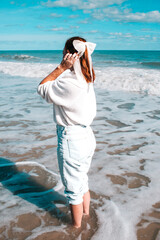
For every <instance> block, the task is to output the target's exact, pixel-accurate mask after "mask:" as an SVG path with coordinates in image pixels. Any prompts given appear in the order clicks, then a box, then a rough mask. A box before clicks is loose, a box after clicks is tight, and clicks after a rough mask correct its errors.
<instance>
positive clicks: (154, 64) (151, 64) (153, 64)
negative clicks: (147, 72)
mask: <svg viewBox="0 0 160 240" xmlns="http://www.w3.org/2000/svg"><path fill="white" fill-rule="evenodd" d="M140 64H141V65H144V66H147V67H153V68H158V69H160V62H141V63H140Z"/></svg>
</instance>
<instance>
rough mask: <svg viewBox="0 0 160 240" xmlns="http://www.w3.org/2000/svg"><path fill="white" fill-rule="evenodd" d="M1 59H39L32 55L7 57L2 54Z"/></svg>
mask: <svg viewBox="0 0 160 240" xmlns="http://www.w3.org/2000/svg"><path fill="white" fill-rule="evenodd" d="M0 58H4V59H14V60H19V61H21V60H29V59H37V58H38V57H34V56H31V55H27V54H20V55H17V54H15V55H5V54H0Z"/></svg>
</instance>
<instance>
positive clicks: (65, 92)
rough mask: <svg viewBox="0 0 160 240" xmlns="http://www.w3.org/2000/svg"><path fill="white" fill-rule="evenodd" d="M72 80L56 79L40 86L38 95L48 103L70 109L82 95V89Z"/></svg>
mask: <svg viewBox="0 0 160 240" xmlns="http://www.w3.org/2000/svg"><path fill="white" fill-rule="evenodd" d="M72 81H73V80H72V79H71V80H70V79H63V78H61V79H56V80H54V81H48V82H46V83H44V84H40V85H39V86H38V89H37V92H38V94H39V95H40V96H41V97H42V98H44V99H45V100H46V101H47V102H48V103H54V104H56V105H61V106H66V107H68V106H69V105H70V104H71V103H72V102H73V101H74V100H75V99H76V97H77V96H78V95H79V94H80V91H81V89H80V88H78V87H77V86H76V85H74V84H73V83H72Z"/></svg>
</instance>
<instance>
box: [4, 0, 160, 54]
mask: <svg viewBox="0 0 160 240" xmlns="http://www.w3.org/2000/svg"><path fill="white" fill-rule="evenodd" d="M73 36H81V37H83V38H85V39H86V40H87V41H89V42H94V43H96V44H97V47H96V49H97V50H160V1H159V0H96V1H95V0H41V1H38V0H1V1H0V50H59V49H60V50H61V49H63V46H64V43H65V41H66V40H67V39H68V38H70V37H73Z"/></svg>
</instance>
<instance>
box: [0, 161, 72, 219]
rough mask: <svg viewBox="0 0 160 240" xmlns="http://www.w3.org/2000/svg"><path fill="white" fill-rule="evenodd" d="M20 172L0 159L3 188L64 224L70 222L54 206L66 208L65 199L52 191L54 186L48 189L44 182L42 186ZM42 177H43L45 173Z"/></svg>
mask: <svg viewBox="0 0 160 240" xmlns="http://www.w3.org/2000/svg"><path fill="white" fill-rule="evenodd" d="M22 170H23V171H22ZM22 170H20V169H19V167H17V166H16V165H15V163H14V162H12V161H10V160H8V159H5V158H0V182H1V183H2V185H3V187H5V188H6V189H8V190H9V191H11V192H12V193H13V194H14V195H17V196H19V197H21V198H23V199H24V200H26V201H28V202H30V203H32V204H34V205H36V206H37V207H39V208H42V209H44V210H45V211H47V212H49V213H50V215H52V216H53V215H54V216H55V217H56V218H58V219H59V220H60V221H62V222H65V223H68V222H70V218H69V216H67V214H66V213H65V212H63V211H62V210H60V209H59V208H58V207H57V206H56V203H58V204H63V205H65V206H66V205H67V201H66V198H65V197H64V196H63V195H61V194H59V193H58V192H56V191H54V189H53V187H54V185H53V186H50V187H48V186H46V185H47V184H46V183H45V182H44V184H40V183H38V182H37V181H36V178H35V177H34V176H32V175H30V174H28V173H27V172H26V170H25V169H24V168H22ZM43 171H44V170H43ZM39 172H42V169H39ZM43 175H45V171H44V173H43ZM44 179H45V178H44ZM24 204H25V203H24Z"/></svg>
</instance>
